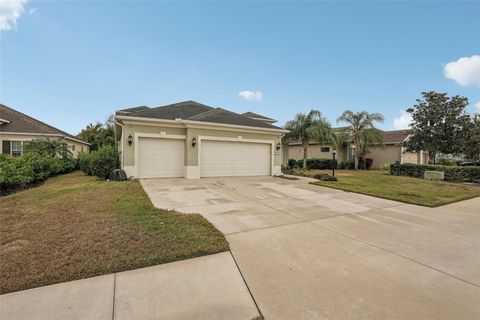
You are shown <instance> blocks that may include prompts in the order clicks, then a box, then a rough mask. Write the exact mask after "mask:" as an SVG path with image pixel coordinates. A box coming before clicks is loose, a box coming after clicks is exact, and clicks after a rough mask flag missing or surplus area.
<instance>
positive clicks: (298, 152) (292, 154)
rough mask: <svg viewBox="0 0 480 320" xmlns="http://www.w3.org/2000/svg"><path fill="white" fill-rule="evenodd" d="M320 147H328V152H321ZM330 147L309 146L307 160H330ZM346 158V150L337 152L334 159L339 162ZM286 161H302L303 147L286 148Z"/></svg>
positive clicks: (323, 145) (325, 145)
mask: <svg viewBox="0 0 480 320" xmlns="http://www.w3.org/2000/svg"><path fill="white" fill-rule="evenodd" d="M321 147H330V152H321V151H320V148H321ZM332 149H333V146H332V145H328V144H322V145H319V144H311V145H309V146H308V150H307V158H308V159H313V158H316V159H331V158H332ZM345 157H346V148H345V149H344V148H342V149H340V150H337V155H336V158H337V159H338V160H340V161H344V160H345ZM288 159H295V160H302V159H303V147H302V146H301V145H293V146H292V145H291V146H288ZM288 159H286V161H288Z"/></svg>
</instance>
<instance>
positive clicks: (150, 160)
mask: <svg viewBox="0 0 480 320" xmlns="http://www.w3.org/2000/svg"><path fill="white" fill-rule="evenodd" d="M184 155H185V140H179V139H157V138H139V139H138V177H139V178H177V177H183V168H184Z"/></svg>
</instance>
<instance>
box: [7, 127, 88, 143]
mask: <svg viewBox="0 0 480 320" xmlns="http://www.w3.org/2000/svg"><path fill="white" fill-rule="evenodd" d="M0 134H2V135H18V136H45V137H60V138H63V139H65V140H71V141H75V142H79V143H83V144H85V145H88V146H89V145H90V143H88V142H85V141H82V140H77V139H74V138H70V137H68V136H66V135H63V134H59V133H27V132H5V131H2V132H0Z"/></svg>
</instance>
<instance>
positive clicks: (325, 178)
mask: <svg viewBox="0 0 480 320" xmlns="http://www.w3.org/2000/svg"><path fill="white" fill-rule="evenodd" d="M313 178H315V179H318V180H321V181H337V177H332V176H331V175H329V174H326V173H317V174H315V175H314V176H313Z"/></svg>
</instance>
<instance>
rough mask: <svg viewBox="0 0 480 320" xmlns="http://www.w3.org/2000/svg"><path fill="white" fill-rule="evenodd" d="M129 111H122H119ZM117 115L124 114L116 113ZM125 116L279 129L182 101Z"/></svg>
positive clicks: (228, 112)
mask: <svg viewBox="0 0 480 320" xmlns="http://www.w3.org/2000/svg"><path fill="white" fill-rule="evenodd" d="M131 109H132V108H131ZM131 109H124V110H120V111H125V110H131ZM117 115H124V114H123V113H122V112H119V111H117ZM125 115H127V116H129V117H141V118H154V119H165V120H175V119H182V120H192V121H202V122H213V123H221V124H231V125H240V126H248V127H258V128H268V129H281V128H279V127H276V126H273V125H271V124H268V123H265V122H263V121H260V120H255V119H252V118H250V117H248V116H245V115H241V114H238V113H235V112H231V111H228V110H225V109H222V108H212V107H209V106H207V105H204V104H201V103H198V102H195V101H184V102H179V103H174V104H170V105H166V106H161V107H157V108H148V109H141V110H139V111H134V112H131V111H129V112H128V114H125Z"/></svg>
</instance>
